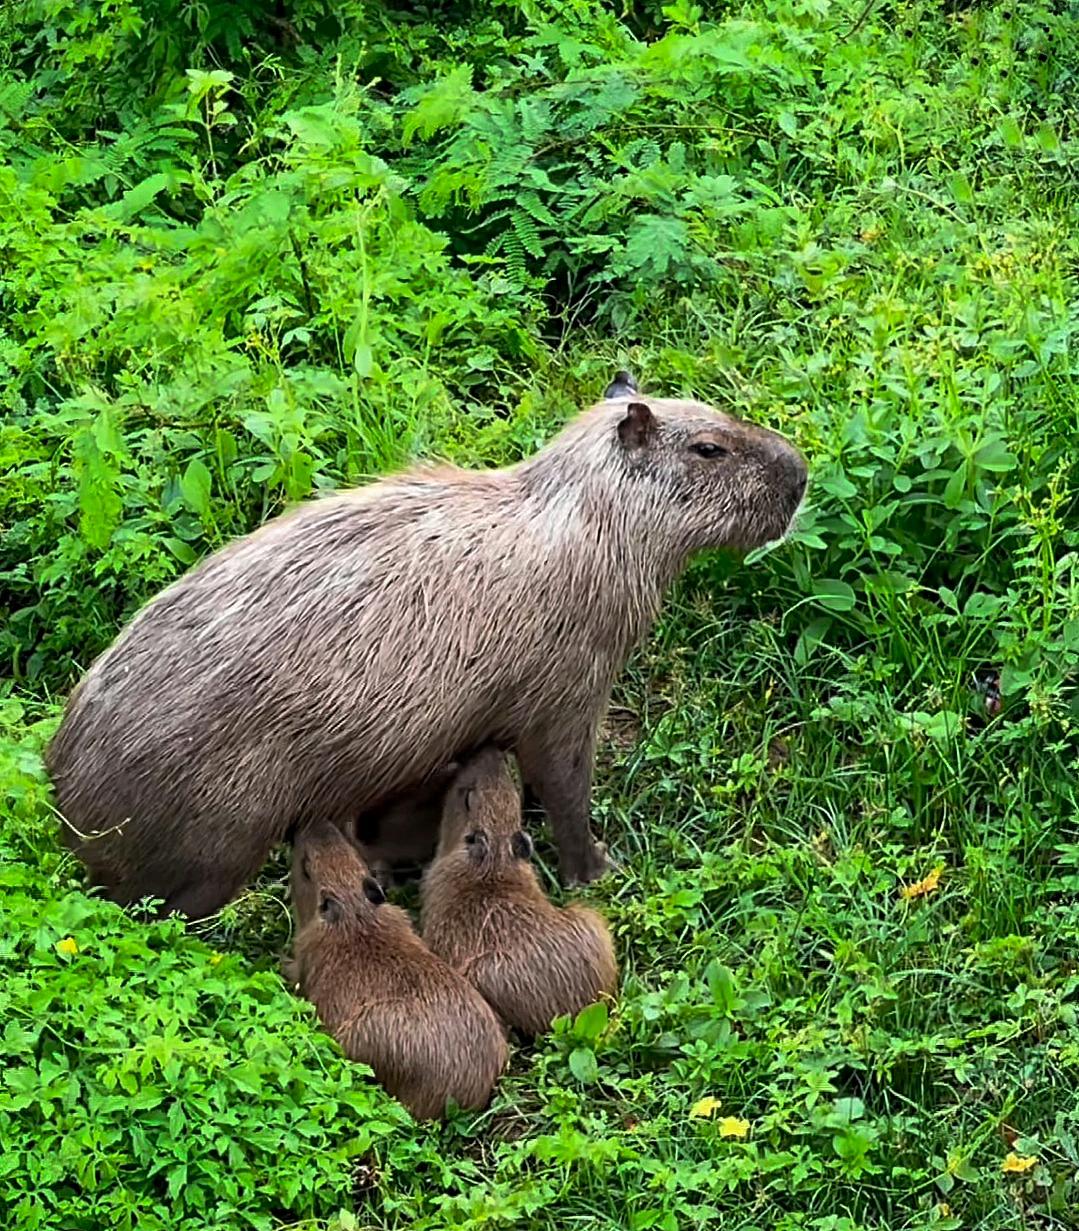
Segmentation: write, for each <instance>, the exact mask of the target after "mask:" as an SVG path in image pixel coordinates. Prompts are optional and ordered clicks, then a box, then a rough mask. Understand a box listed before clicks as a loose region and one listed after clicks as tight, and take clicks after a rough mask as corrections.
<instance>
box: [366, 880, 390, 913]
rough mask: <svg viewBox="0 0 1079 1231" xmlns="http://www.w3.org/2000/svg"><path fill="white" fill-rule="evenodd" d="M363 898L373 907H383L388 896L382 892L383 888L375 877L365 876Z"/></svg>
mask: <svg viewBox="0 0 1079 1231" xmlns="http://www.w3.org/2000/svg"><path fill="white" fill-rule="evenodd" d="M363 896H364V897H365V898H366V899H367V900H368V902H370V903H371V905H372V906H381V905H382V903H383V902H385V900H386V895H385V894H384V893H383V892H382V886H381V885H380V884H379V883H378V881H377V880H375V878H374V877H373V876H365V877H364V878H363Z"/></svg>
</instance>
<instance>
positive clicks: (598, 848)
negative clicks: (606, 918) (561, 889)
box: [562, 842, 618, 888]
mask: <svg viewBox="0 0 1079 1231" xmlns="http://www.w3.org/2000/svg"><path fill="white" fill-rule="evenodd" d="M617 867H618V863H617V862H616V861H615V860H614V859H613V858H612V857H611V855H610V854H609V853H608V851H607V844H606V842H593V843H592V845H591V846H590V847H589V848H588V850H587V851H586V852H585V853H584V856H583V857H582V858H579V859H575V860H573V861H572V862H570V861H568V860H567V861H566V862H565V863H564V864H563V866H562V881H563V883H564V884H565V885H567V886H568V887H570V888H572V887H573V886H575V885H589V884H591V883H592V881H598V880H599V879H600V877H602V876H606V874H607V873H608V872H613V871H614V870H615V869H617Z"/></svg>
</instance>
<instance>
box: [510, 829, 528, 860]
mask: <svg viewBox="0 0 1079 1231" xmlns="http://www.w3.org/2000/svg"><path fill="white" fill-rule="evenodd" d="M510 850H511V851H512V852H513V857H514V859H531V858H532V850H533V847H532V839H531V838H530V837H529V836H528V834H526V833H525V831H524V830H523V829H518V830H517V832H516V833H515V834H514V835H513V837H512V838H510Z"/></svg>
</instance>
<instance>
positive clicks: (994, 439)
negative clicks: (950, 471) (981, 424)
mask: <svg viewBox="0 0 1079 1231" xmlns="http://www.w3.org/2000/svg"><path fill="white" fill-rule="evenodd" d="M974 464H975V465H976V466H980V467H981V469H982V470H991V471H999V472H1000V473H1007V472H1009V471H1012V470H1014V469H1015V468H1016V466H1018V465H1019V459H1018V458H1017V457H1016V456H1015V454H1014V453H1011V452H1010V451H1009V450H1008V446H1007V445H1006V444H1005V443H1004V441H1003V440H1002V439H1001V438H1000V437H999V436H990V437H987V438H986V440H985V443H984V444H983V445H982V446H981V448H980V449H978V451H977V452H976V453H975V454H974Z"/></svg>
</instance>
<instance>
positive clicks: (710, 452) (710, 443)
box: [689, 440, 730, 457]
mask: <svg viewBox="0 0 1079 1231" xmlns="http://www.w3.org/2000/svg"><path fill="white" fill-rule="evenodd" d="M689 447H690V450H691V452H693V453H696V455H697V456H698V457H726V456H727V455H728V454H729V453H730V449H724V447H723V446H722V445H717V444H716V442H715V441H714V440H698V441H697V443H696V444H692V445H690V446H689Z"/></svg>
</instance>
